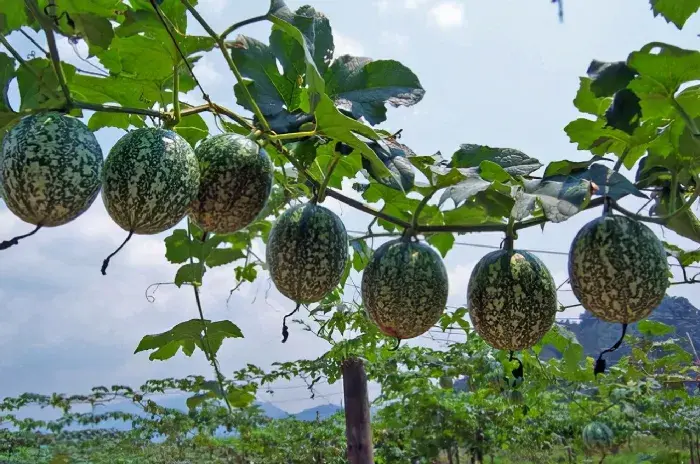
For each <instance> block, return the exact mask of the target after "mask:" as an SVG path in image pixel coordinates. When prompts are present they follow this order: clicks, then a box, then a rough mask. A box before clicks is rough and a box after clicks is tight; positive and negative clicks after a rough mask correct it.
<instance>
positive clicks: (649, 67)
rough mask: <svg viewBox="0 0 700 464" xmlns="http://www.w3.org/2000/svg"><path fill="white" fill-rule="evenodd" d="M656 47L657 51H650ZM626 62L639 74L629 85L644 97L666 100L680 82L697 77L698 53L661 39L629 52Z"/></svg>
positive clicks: (699, 54) (676, 89) (640, 96)
mask: <svg viewBox="0 0 700 464" xmlns="http://www.w3.org/2000/svg"><path fill="white" fill-rule="evenodd" d="M656 48H659V49H660V51H659V53H652V50H654V49H656ZM627 64H628V65H629V66H630V67H632V68H634V69H635V71H637V72H638V73H639V75H638V76H637V77H636V78H635V79H634V80H633V81H632V82H631V83H630V85H629V88H630V90H632V91H633V92H634V93H636V94H637V96H638V97H639V98H641V99H643V100H644V99H650V98H651V99H653V98H661V99H668V98H670V97H672V96H673V95H674V94H675V93H676V92H677V91H678V89H679V87H680V86H681V84H683V83H685V82H689V81H695V80H699V79H700V52H698V51H695V50H686V49H682V48H679V47H676V46H673V45H669V44H664V43H660V42H652V43H650V44H647V45H645V46H644V47H642V49H641V50H640V51H637V52H632V53H630V55H629V57H628V59H627Z"/></svg>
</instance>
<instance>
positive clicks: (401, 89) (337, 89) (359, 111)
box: [324, 55, 425, 125]
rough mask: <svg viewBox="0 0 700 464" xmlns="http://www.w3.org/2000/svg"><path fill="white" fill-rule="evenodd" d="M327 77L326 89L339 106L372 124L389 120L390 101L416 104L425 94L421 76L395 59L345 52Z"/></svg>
mask: <svg viewBox="0 0 700 464" xmlns="http://www.w3.org/2000/svg"><path fill="white" fill-rule="evenodd" d="M324 78H325V81H326V91H327V93H328V95H329V96H331V98H333V100H334V101H335V103H336V105H338V106H339V107H340V108H343V109H345V110H347V111H350V112H351V113H352V115H353V117H355V118H356V119H360V118H364V119H365V120H366V121H367V122H369V123H370V124H372V125H376V124H379V123H381V122H384V121H385V120H386V107H385V104H386V103H389V104H391V105H392V106H394V107H398V106H412V105H415V104H416V103H418V102H419V101H420V100H421V99H422V98H423V95H424V94H425V90H424V89H423V87H421V84H420V81H419V80H418V77H417V76H416V75H415V74H414V73H413V72H412V71H411V70H410V69H408V68H407V67H405V66H404V65H402V64H401V63H399V62H398V61H394V60H378V61H372V60H371V59H370V58H364V57H354V56H350V55H343V56H340V57H338V58H337V59H336V60H335V61H334V62H333V64H332V65H331V67H330V68H329V69H328V72H327V73H326V75H325V76H324Z"/></svg>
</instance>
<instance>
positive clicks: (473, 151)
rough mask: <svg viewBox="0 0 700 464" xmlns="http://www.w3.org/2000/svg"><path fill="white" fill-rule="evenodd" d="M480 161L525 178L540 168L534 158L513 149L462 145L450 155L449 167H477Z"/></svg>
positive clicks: (540, 165)
mask: <svg viewBox="0 0 700 464" xmlns="http://www.w3.org/2000/svg"><path fill="white" fill-rule="evenodd" d="M482 161H492V162H494V163H496V164H497V165H499V166H500V167H502V168H503V169H504V170H505V171H506V172H507V173H508V174H510V175H511V176H527V175H529V174H532V173H533V172H535V171H537V170H538V169H539V168H541V167H542V164H541V163H540V162H539V161H538V160H536V159H535V158H530V157H529V156H527V155H526V154H525V153H523V152H521V151H520V150H515V149H513V148H495V147H489V146H486V145H473V144H463V145H460V147H459V150H457V151H456V152H455V153H454V154H453V155H452V161H451V162H450V164H449V167H456V168H470V167H478V166H480V165H481V162H482Z"/></svg>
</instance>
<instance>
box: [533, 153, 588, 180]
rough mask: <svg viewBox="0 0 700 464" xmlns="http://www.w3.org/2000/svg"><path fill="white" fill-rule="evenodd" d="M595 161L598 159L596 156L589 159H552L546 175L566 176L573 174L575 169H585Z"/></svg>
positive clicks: (545, 171) (546, 169) (545, 172)
mask: <svg viewBox="0 0 700 464" xmlns="http://www.w3.org/2000/svg"><path fill="white" fill-rule="evenodd" d="M595 161H596V159H595V158H591V159H590V160H588V161H569V160H560V161H552V162H551V163H549V164H548V165H547V167H546V168H545V170H544V177H551V176H557V175H559V176H566V175H569V174H572V173H573V172H575V171H584V170H586V169H587V168H588V167H589V166H590V165H591V164H593V163H594V162H595Z"/></svg>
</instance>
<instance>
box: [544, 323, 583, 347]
mask: <svg viewBox="0 0 700 464" xmlns="http://www.w3.org/2000/svg"><path fill="white" fill-rule="evenodd" d="M540 343H541V344H542V345H551V346H553V347H554V348H556V349H557V351H559V352H560V353H562V354H564V352H565V351H566V349H567V348H568V347H569V346H570V345H572V344H575V345H580V344H579V343H578V340H577V339H576V335H575V334H574V333H573V332H572V331H570V330H569V329H567V328H565V327H561V326H559V325H556V324H555V325H554V326H552V328H551V329H549V331H548V332H547V333H546V334H545V336H544V337H543V338H542V341H541V342H540Z"/></svg>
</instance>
